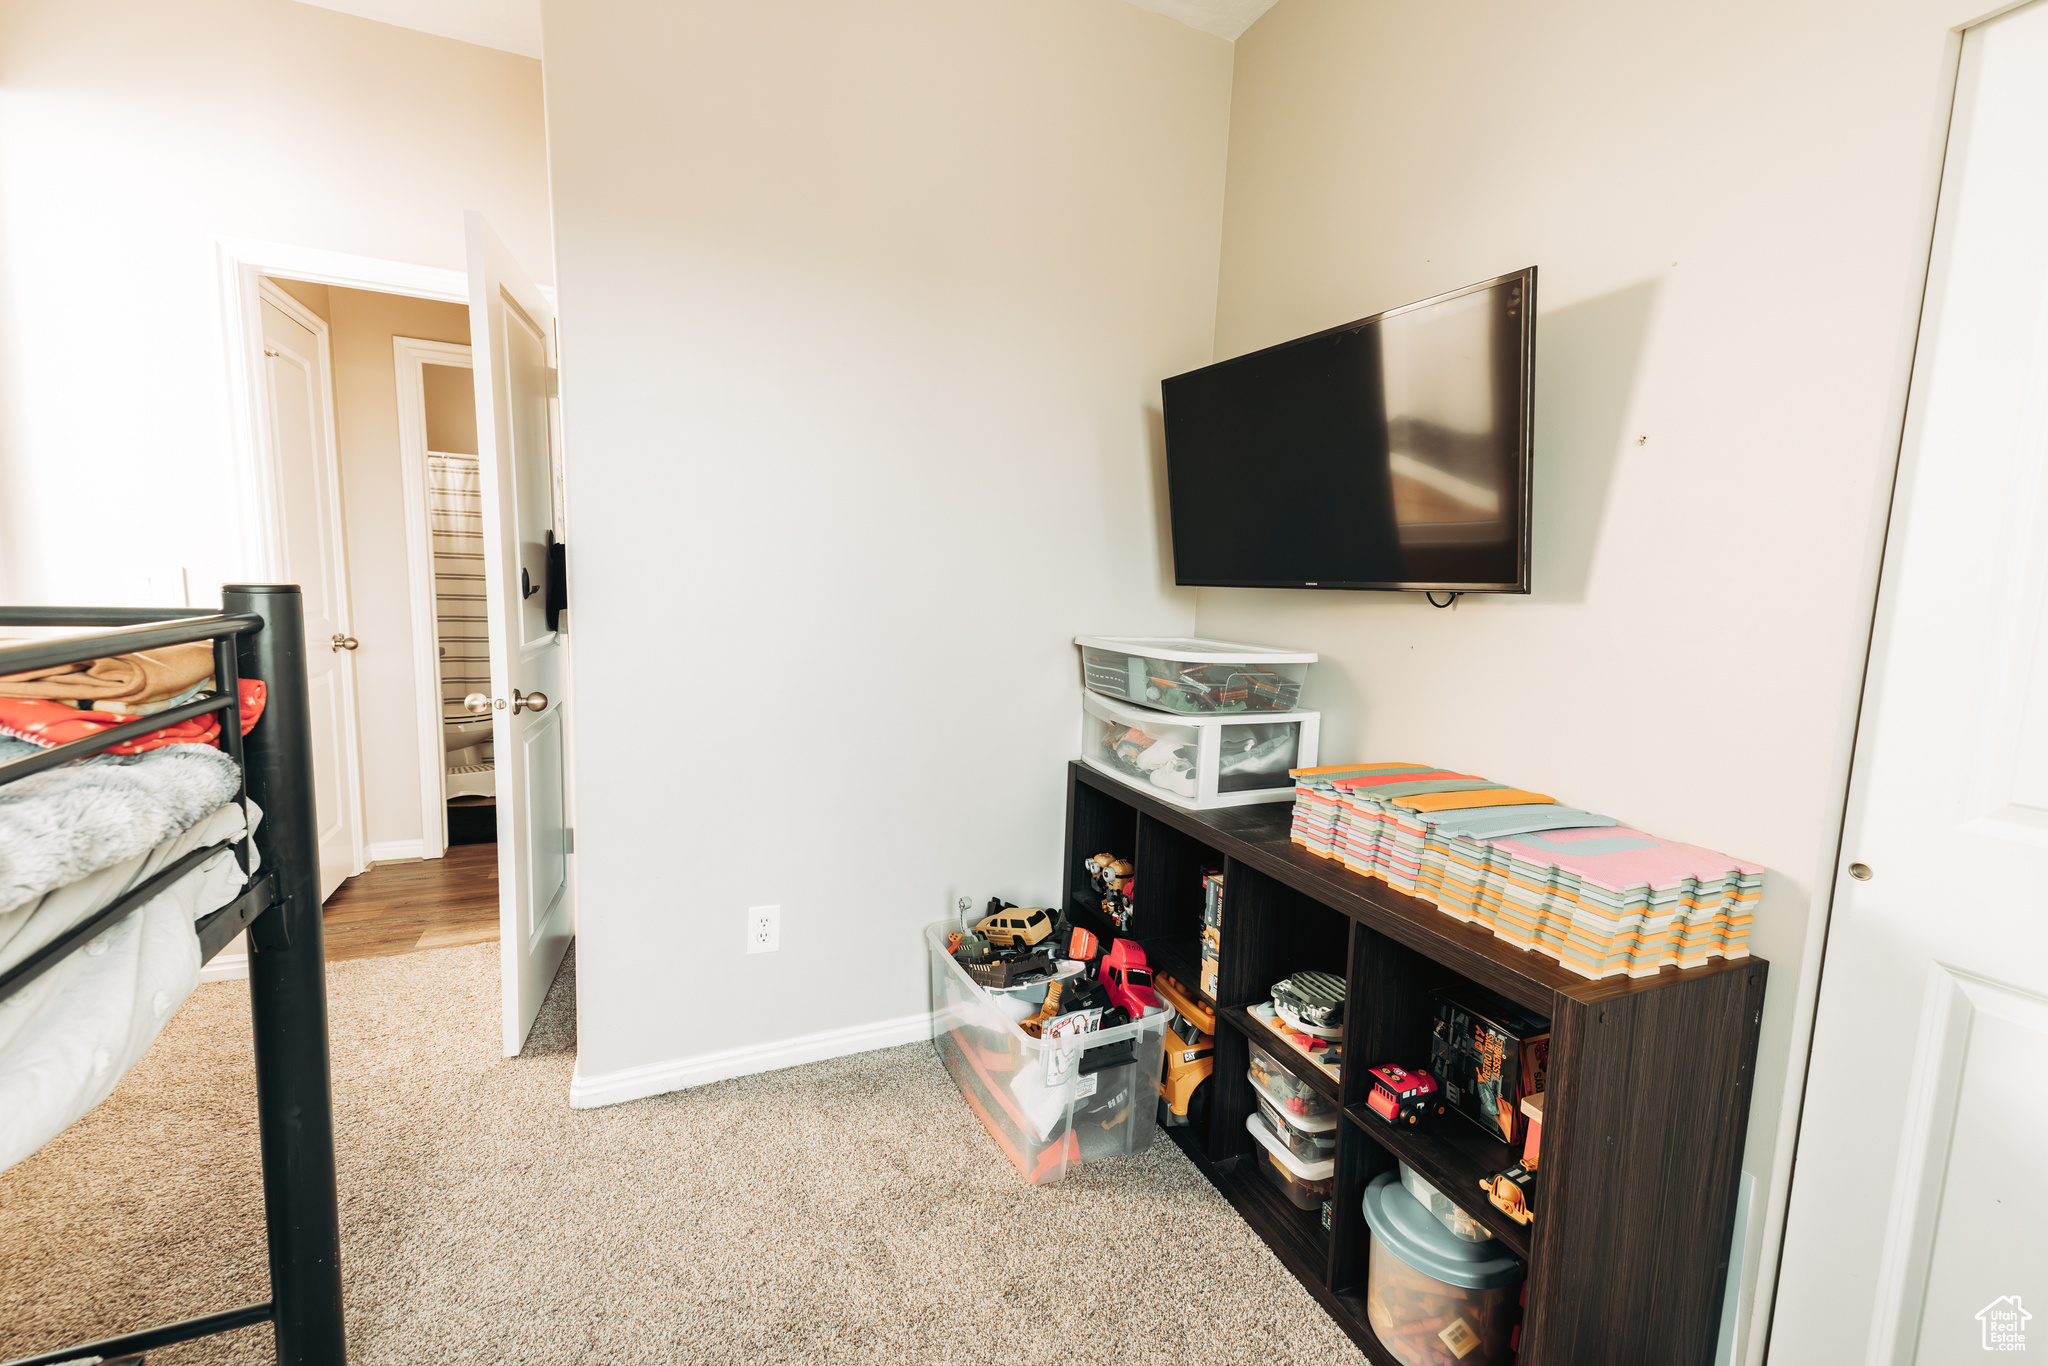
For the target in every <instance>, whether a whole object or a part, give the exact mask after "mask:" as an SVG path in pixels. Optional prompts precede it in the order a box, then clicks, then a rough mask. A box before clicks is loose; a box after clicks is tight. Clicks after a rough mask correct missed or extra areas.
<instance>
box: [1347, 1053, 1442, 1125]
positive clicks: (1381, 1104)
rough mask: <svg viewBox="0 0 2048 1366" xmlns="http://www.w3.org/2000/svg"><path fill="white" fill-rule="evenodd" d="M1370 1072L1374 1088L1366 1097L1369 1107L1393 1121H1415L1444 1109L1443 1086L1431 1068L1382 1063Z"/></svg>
mask: <svg viewBox="0 0 2048 1366" xmlns="http://www.w3.org/2000/svg"><path fill="white" fill-rule="evenodd" d="M1367 1075H1368V1076H1370V1077H1371V1078H1372V1090H1371V1091H1370V1092H1369V1093H1367V1095H1366V1097H1365V1104H1366V1108H1368V1109H1369V1110H1371V1111H1372V1112H1373V1113H1374V1114H1376V1115H1378V1116H1379V1117H1380V1118H1381V1119H1384V1120H1385V1121H1386V1122H1387V1123H1389V1124H1413V1123H1415V1121H1416V1120H1418V1119H1420V1118H1422V1117H1423V1116H1424V1115H1440V1114H1442V1113H1443V1112H1444V1093H1443V1088H1442V1087H1441V1086H1438V1085H1437V1084H1436V1078H1435V1077H1432V1076H1431V1075H1430V1074H1429V1073H1427V1072H1411V1071H1409V1070H1408V1069H1407V1068H1405V1067H1396V1066H1395V1065H1394V1064H1393V1063H1382V1064H1381V1065H1380V1066H1378V1067H1374V1068H1371V1069H1369V1070H1368V1072H1367Z"/></svg>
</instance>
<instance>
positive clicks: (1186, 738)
mask: <svg viewBox="0 0 2048 1366" xmlns="http://www.w3.org/2000/svg"><path fill="white" fill-rule="evenodd" d="M1321 728H1322V717H1321V715H1320V714H1319V713H1316V712H1312V711H1290V712H1268V713H1265V714H1264V715H1262V716H1260V718H1259V719H1258V720H1255V721H1253V720H1246V719H1244V718H1242V717H1224V716H1168V715H1166V714H1165V713H1164V712H1157V711H1147V710H1145V709H1144V708H1143V707H1134V706H1131V705H1130V704H1128V703H1125V702H1116V701H1112V700H1111V699H1109V698H1107V697H1102V696H1098V695H1097V694H1095V693H1092V692H1084V693H1082V694H1081V757H1082V758H1083V759H1085V760H1086V761H1087V762H1088V763H1090V764H1092V765H1093V766H1095V767H1096V768H1099V769H1101V770H1102V771H1103V772H1105V773H1108V774H1112V775H1114V776H1115V777H1117V778H1120V779H1122V780H1123V781H1124V782H1127V783H1129V784H1130V785H1131V786H1132V787H1136V788H1140V789H1142V790H1144V791H1146V792H1149V793H1151V794H1152V795H1153V796H1155V797H1158V798H1161V799H1162V800H1165V801H1169V802H1172V803H1174V804H1175V805H1177V806H1185V807H1188V808H1190V809H1195V810H1199V809H1201V808H1203V807H1210V806H1241V805H1244V804H1246V803H1249V802H1291V801H1293V800H1294V779H1293V778H1291V777H1289V776H1288V774H1287V770H1288V769H1290V768H1304V767H1309V766H1312V765H1313V764H1314V763H1315V761H1316V741H1317V738H1318V735H1319V732H1320V731H1321Z"/></svg>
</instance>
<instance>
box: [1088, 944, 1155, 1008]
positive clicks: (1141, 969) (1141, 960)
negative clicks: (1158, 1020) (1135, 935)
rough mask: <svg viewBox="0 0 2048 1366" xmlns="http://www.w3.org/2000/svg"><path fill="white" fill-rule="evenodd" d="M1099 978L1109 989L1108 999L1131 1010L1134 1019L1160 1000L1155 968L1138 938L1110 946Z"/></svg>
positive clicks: (1106, 988) (1103, 985) (1105, 987)
mask: <svg viewBox="0 0 2048 1366" xmlns="http://www.w3.org/2000/svg"><path fill="white" fill-rule="evenodd" d="M1097 980H1099V981H1100V982H1101V983H1102V987H1103V990H1105V991H1107V992H1108V993H1109V999H1110V1000H1111V1001H1112V1002H1113V1003H1114V1004H1116V1005H1120V1006H1122V1007H1123V1008H1124V1009H1125V1010H1128V1011H1129V1012H1131V1018H1132V1019H1134V1020H1135V1019H1137V1018H1138V1017H1139V1016H1140V1015H1143V1014H1144V1013H1145V1012H1146V1011H1147V1010H1149V1009H1151V1008H1152V1007H1153V1006H1156V1005H1158V1004H1159V997H1158V996H1157V995H1156V994H1155V993H1154V992H1153V990H1152V971H1151V969H1150V967H1148V966H1147V965H1146V962H1145V950H1144V948H1143V947H1142V946H1141V945H1140V944H1139V943H1138V941H1137V940H1135V939H1119V940H1117V941H1116V943H1114V944H1112V945H1111V946H1110V949H1109V953H1108V955H1107V956H1105V957H1104V958H1103V960H1102V968H1101V971H1100V972H1099V973H1098V974H1097Z"/></svg>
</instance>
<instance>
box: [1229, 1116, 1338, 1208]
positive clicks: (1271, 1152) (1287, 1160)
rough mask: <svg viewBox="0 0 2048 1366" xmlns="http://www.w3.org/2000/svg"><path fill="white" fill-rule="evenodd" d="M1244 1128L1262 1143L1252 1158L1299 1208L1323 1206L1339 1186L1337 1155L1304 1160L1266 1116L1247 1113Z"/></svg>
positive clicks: (1263, 1174)
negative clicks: (1290, 1148)
mask: <svg viewBox="0 0 2048 1366" xmlns="http://www.w3.org/2000/svg"><path fill="white" fill-rule="evenodd" d="M1244 1127H1245V1128H1246V1129H1247V1130H1249V1131H1250V1132H1251V1136H1252V1137H1253V1138H1255V1139H1257V1140H1258V1143H1259V1146H1258V1148H1257V1149H1256V1150H1254V1151H1253V1153H1252V1154H1251V1160H1252V1161H1254V1162H1256V1163H1258V1164H1259V1175H1261V1176H1263V1177H1265V1178H1266V1180H1268V1181H1270V1182H1272V1183H1273V1184H1274V1185H1275V1186H1277V1187H1279V1189H1280V1193H1281V1194H1282V1195H1284V1196H1286V1197H1287V1199H1288V1201H1289V1203H1291V1204H1292V1205H1293V1206H1294V1207H1295V1208H1296V1209H1307V1210H1314V1209H1321V1208H1322V1204H1323V1201H1325V1200H1327V1199H1329V1198H1330V1195H1331V1193H1332V1192H1333V1191H1334V1190H1336V1188H1337V1160H1336V1158H1334V1157H1326V1158H1324V1159H1323V1160H1322V1161H1320V1162H1304V1161H1302V1159H1300V1158H1298V1157H1296V1156H1295V1155H1294V1154H1293V1153H1291V1152H1289V1151H1288V1150H1287V1143H1286V1141H1285V1140H1283V1139H1281V1138H1280V1137H1279V1136H1278V1135H1276V1134H1275V1133H1274V1132H1273V1131H1272V1130H1271V1129H1269V1128H1268V1127H1266V1119H1265V1117H1264V1116H1263V1115H1258V1114H1249V1115H1246V1116H1245V1117H1244Z"/></svg>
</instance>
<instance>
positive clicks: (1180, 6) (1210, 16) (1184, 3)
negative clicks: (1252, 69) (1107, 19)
mask: <svg viewBox="0 0 2048 1366" xmlns="http://www.w3.org/2000/svg"><path fill="white" fill-rule="evenodd" d="M1131 3H1132V4H1134V5H1136V6H1137V7H1138V8H1139V9H1148V10H1151V11H1152V12H1153V13H1154V14H1163V15H1165V16H1166V17H1167V18H1169V19H1178V20H1180V21H1181V22H1182V23H1183V24H1186V25H1187V26H1188V27H1189V28H1198V29H1200V30H1202V32H1204V33H1213V34H1215V35H1216V36H1217V37H1218V38H1221V39H1223V40H1224V41H1226V42H1232V43H1234V42H1236V41H1237V36H1238V35H1239V34H1240V33H1243V32H1244V31H1245V30H1246V29H1248V28H1250V27H1251V26H1252V22H1253V21H1254V20H1256V19H1257V18H1258V17H1259V16H1260V15H1262V14H1264V13H1265V12H1266V11H1267V10H1269V9H1271V8H1273V4H1274V0H1131Z"/></svg>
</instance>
